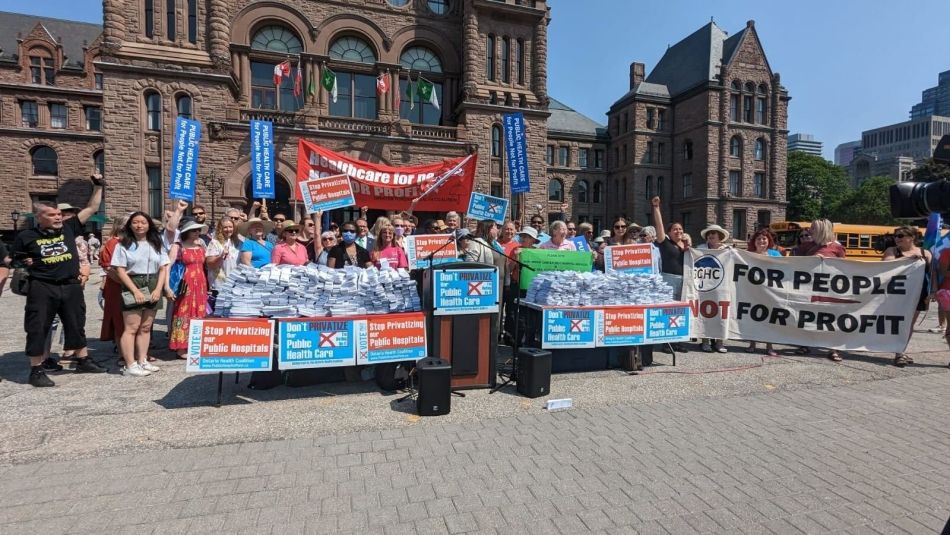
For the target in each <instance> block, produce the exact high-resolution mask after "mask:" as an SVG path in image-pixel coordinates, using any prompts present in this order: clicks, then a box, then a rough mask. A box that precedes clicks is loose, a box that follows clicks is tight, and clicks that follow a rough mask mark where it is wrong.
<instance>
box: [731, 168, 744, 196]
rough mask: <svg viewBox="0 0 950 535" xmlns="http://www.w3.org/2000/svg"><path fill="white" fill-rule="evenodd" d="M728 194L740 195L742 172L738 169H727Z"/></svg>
mask: <svg viewBox="0 0 950 535" xmlns="http://www.w3.org/2000/svg"><path fill="white" fill-rule="evenodd" d="M729 194H730V195H735V196H736V197H740V196H742V173H741V172H739V171H729Z"/></svg>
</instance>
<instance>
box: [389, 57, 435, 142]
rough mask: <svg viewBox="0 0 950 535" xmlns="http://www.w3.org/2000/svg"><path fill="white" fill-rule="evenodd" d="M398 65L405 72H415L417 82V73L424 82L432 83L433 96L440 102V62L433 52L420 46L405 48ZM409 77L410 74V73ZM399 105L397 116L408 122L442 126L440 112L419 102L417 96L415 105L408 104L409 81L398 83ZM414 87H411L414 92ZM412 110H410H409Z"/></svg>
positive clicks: (403, 80) (427, 103) (427, 104)
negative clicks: (421, 76)
mask: <svg viewBox="0 0 950 535" xmlns="http://www.w3.org/2000/svg"><path fill="white" fill-rule="evenodd" d="M399 64H400V66H402V68H403V69H406V70H407V71H416V74H415V76H416V77H417V78H416V79H417V80H418V76H419V73H420V72H421V73H423V76H425V77H426V80H428V81H430V82H432V85H433V90H434V91H435V96H436V98H437V99H438V100H439V102H442V82H441V81H439V78H440V77H441V76H442V61H441V60H440V59H439V56H437V55H436V54H435V52H433V51H431V50H429V49H428V48H425V47H422V46H414V47H411V48H407V49H406V50H405V51H404V52H403V53H402V55H400V57H399ZM410 75H411V73H410ZM399 84H400V85H399V88H400V93H399V94H400V99H401V100H400V103H399V116H400V117H401V118H403V119H407V120H409V121H410V122H413V123H417V124H435V125H437V124H442V111H441V110H440V109H439V108H436V107H435V106H433V105H432V104H431V103H429V102H421V101H420V100H419V97H418V95H414V96H413V99H414V100H415V103H414V104H413V103H412V102H410V97H409V79H408V78H405V79H401V80H400V81H399ZM415 88H416V86H415V85H413V91H414V92H415ZM410 108H412V109H410Z"/></svg>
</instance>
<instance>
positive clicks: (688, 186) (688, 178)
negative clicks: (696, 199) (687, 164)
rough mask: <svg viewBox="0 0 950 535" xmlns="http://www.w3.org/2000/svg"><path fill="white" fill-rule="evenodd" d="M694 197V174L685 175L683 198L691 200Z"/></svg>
mask: <svg viewBox="0 0 950 535" xmlns="http://www.w3.org/2000/svg"><path fill="white" fill-rule="evenodd" d="M692 196H693V173H685V174H684V175H683V198H684V199H689V198H690V197H692Z"/></svg>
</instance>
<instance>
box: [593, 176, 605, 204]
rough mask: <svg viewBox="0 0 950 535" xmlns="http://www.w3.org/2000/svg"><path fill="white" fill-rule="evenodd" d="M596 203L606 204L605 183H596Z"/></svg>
mask: <svg viewBox="0 0 950 535" xmlns="http://www.w3.org/2000/svg"><path fill="white" fill-rule="evenodd" d="M594 202H595V203H602V202H604V183H603V182H601V181H600V180H598V181H597V182H594Z"/></svg>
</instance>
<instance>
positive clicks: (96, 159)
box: [92, 150, 106, 175]
mask: <svg viewBox="0 0 950 535" xmlns="http://www.w3.org/2000/svg"><path fill="white" fill-rule="evenodd" d="M92 168H93V170H94V171H95V172H97V173H99V174H100V175H105V174H106V152H105V151H104V150H99V151H96V153H95V154H93V155H92Z"/></svg>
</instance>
